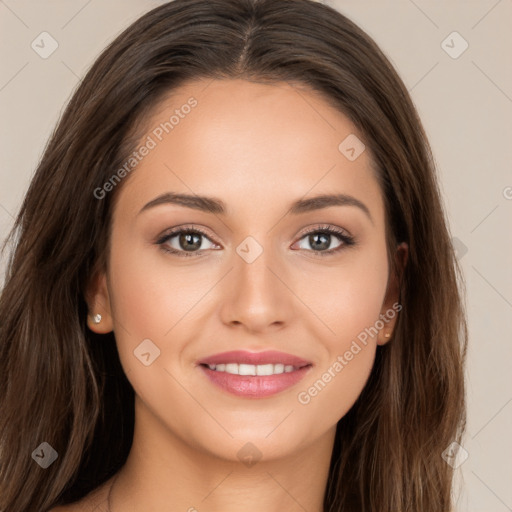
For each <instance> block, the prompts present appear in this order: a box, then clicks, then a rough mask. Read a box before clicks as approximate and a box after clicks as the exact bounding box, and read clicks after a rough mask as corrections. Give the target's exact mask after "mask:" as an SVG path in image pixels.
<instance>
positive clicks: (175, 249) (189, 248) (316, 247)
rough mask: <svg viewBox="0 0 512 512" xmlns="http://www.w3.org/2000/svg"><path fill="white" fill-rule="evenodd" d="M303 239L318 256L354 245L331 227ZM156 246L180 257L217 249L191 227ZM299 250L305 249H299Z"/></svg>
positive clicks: (158, 242) (318, 229)
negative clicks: (332, 243)
mask: <svg viewBox="0 0 512 512" xmlns="http://www.w3.org/2000/svg"><path fill="white" fill-rule="evenodd" d="M333 237H335V238H337V239H338V241H339V244H338V245H337V246H336V247H335V248H330V249H329V247H330V246H331V242H332V240H333ZM203 239H206V240H208V241H209V242H210V243H211V244H212V245H213V246H214V247H204V245H203ZM303 239H305V240H306V243H307V244H309V246H310V247H311V248H312V249H313V250H312V251H310V252H314V253H316V255H318V256H328V255H332V254H334V253H337V252H339V251H341V250H342V249H344V248H346V247H349V246H352V245H355V243H356V242H355V239H354V238H353V237H352V236H350V235H349V234H348V233H347V232H346V231H345V230H343V229H340V228H335V227H333V226H318V227H316V228H315V229H312V230H310V231H307V232H306V233H304V234H303V235H302V237H301V238H300V240H303ZM300 240H299V241H300ZM156 244H158V245H160V246H161V247H162V250H163V251H165V252H167V253H171V254H175V255H177V256H180V257H181V256H198V255H199V254H200V253H201V252H202V251H204V250H207V249H212V248H218V247H219V246H218V245H217V244H215V243H213V242H212V241H211V240H210V238H209V237H208V235H207V234H206V233H205V232H204V231H203V230H201V229H200V228H192V227H181V228H175V229H174V230H172V231H170V232H168V233H166V234H165V235H164V236H162V237H161V238H159V239H158V240H157V241H156ZM299 249H305V248H304V247H299ZM325 249H328V250H325ZM306 250H308V249H306Z"/></svg>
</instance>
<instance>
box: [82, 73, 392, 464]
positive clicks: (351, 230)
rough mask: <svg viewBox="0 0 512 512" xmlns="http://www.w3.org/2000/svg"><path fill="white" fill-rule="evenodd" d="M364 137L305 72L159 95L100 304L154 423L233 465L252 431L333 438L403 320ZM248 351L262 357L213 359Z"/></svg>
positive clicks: (97, 293)
mask: <svg viewBox="0 0 512 512" xmlns="http://www.w3.org/2000/svg"><path fill="white" fill-rule="evenodd" d="M191 98H192V99H191ZM187 105H188V107H187ZM165 123H167V124H165ZM347 137H350V138H349V139H347V141H345V139H346V138H347ZM355 137H357V139H356V138H355ZM358 140H359V141H358ZM363 140H364V137H363V135H362V134H361V133H359V132H358V131H357V130H356V128H355V126H354V125H353V124H352V123H351V122H350V121H349V120H348V118H346V117H345V116H344V115H342V114H341V113H340V112H338V111H337V110H335V109H334V108H332V107H330V106H329V105H328V104H327V103H326V102H325V101H324V100H323V99H322V97H321V96H320V95H319V94H318V93H315V92H312V91H308V90H306V89H304V88H299V87H298V86H295V85H294V86H292V85H289V84H287V83H278V84H273V85H268V84H261V83H254V82H248V81H243V80H222V81H221V80H214V81H211V82H204V81H196V82H190V83H188V84H186V85H184V86H182V87H181V88H179V89H176V90H175V91H173V93H172V95H171V96H169V97H168V98H167V99H166V101H165V102H164V103H163V104H161V105H159V106H158V108H157V109H156V110H155V112H154V113H153V115H152V117H151V120H150V121H149V123H148V131H147V133H146V135H145V136H144V137H143V138H142V139H141V142H140V145H139V147H140V146H141V145H143V144H144V145H146V148H147V151H145V150H140V151H139V154H140V155H142V154H143V153H145V156H142V157H141V160H140V161H139V163H138V164H137V166H136V168H135V169H134V170H133V171H130V173H129V175H128V176H126V177H124V180H125V182H124V183H122V188H121V189H120V190H119V195H118V196H117V198H116V203H115V208H114V212H113V218H112V238H111V252H110V255H109V266H108V271H107V272H106V273H105V274H101V275H99V276H97V278H96V279H95V280H94V282H93V283H92V284H91V290H92V291H91V297H92V298H91V301H90V304H89V305H90V308H91V313H93V314H94V313H97V312H100V313H101V314H102V316H103V319H102V321H101V323H100V324H98V325H96V324H93V323H92V322H91V323H90V324H89V327H90V328H91V329H93V330H94V331H96V332H100V333H104V332H109V331H110V330H113V331H114V333H115V338H116V343H117V348H118V351H119V355H120V359H121V363H122V365H123V368H124V371H125V373H126V375H127V378H128V379H129V381H130V382H131V384H132V386H133V388H134V390H135V394H136V415H138V420H141V419H143V418H145V419H147V420H148V421H147V422H146V423H145V424H146V425H150V424H158V425H159V427H158V428H159V430H160V431H162V430H163V432H165V433H166V435H168V438H169V439H172V440H174V441H173V442H179V443H184V444H186V445H187V446H189V447H193V448H194V449H195V450H197V451H199V452H202V453H205V454H209V455H212V456H215V457H220V458H223V459H227V460H233V461H236V460H237V458H239V457H240V455H239V450H240V449H241V448H242V447H244V446H245V445H246V443H248V442H250V443H252V444H253V445H254V446H256V447H257V449H258V450H259V452H260V453H261V455H262V456H263V457H264V458H267V459H272V458H279V457H284V456H285V455H287V454H290V453H293V452H298V451H301V450H304V449H305V448H306V447H308V446H311V445H312V444H314V443H318V442H320V441H321V440H322V439H327V438H328V439H330V440H332V439H333V436H334V431H335V427H336V423H337V422H338V420H339V419H340V418H342V417H343V416H344V415H345V414H346V412H347V411H348V410H349V409H350V407H351V406H352V405H353V403H354V402H355V400H356V399H357V397H358V396H359V395H360V393H361V391H362V389H363V387H364V385H365V383H366V381H367V379H368V377H369V374H370V371H371V368H372V364H373V361H374V356H375V351H376V347H377V344H383V343H385V342H386V341H387V337H386V335H387V334H388V335H389V333H391V332H392V329H393V326H394V322H395V320H396V316H397V310H396V307H395V308H394V307H393V304H395V305H396V301H397V286H396V280H395V278H394V276H390V274H389V262H388V259H387V256H386V239H385V213H384V201H383V197H382V193H381V190H380V188H379V185H378V182H377V180H376V177H375V175H374V171H373V170H372V168H371V160H370V157H371V155H370V154H369V151H368V150H363V151H362V152H361V149H363V146H362V145H361V141H363ZM343 141H345V142H343ZM340 144H341V146H340ZM351 148H353V149H354V150H352V149H351ZM359 153H360V154H359ZM358 154H359V156H358ZM354 157H355V158H354ZM166 194H167V196H166ZM173 195H174V196H173ZM176 195H187V196H189V199H188V200H186V199H184V198H181V199H176ZM324 195H329V196H337V200H334V199H333V198H332V197H331V199H330V200H329V199H324V200H318V201H313V198H316V197H317V196H324ZM203 196H204V197H207V198H208V200H203V201H201V200H199V199H198V198H199V197H203ZM173 197H174V200H173V199H172V198H173ZM187 229H188V230H189V232H187V231H185V232H183V231H184V230H187ZM232 351H243V352H245V354H235V355H234V356H233V358H231V359H230V358H229V356H228V355H221V356H219V358H217V359H216V360H214V359H208V358H210V357H212V356H215V355H217V354H222V353H226V352H232ZM267 351H278V352H281V353H284V354H285V355H283V354H278V355H276V354H270V355H269V357H268V358H266V359H265V357H263V358H260V359H258V356H265V354H262V353H264V352H267ZM247 353H248V354H247ZM255 355H256V356H255ZM244 356H245V359H244ZM293 357H295V358H298V359H293ZM233 359H234V360H233ZM206 360H208V362H209V363H210V364H211V363H212V361H214V362H215V363H216V364H219V365H222V364H223V363H225V364H226V365H227V364H229V365H230V366H229V367H228V366H225V367H222V366H219V367H217V366H215V367H214V369H210V368H209V367H208V366H206V364H201V363H204V362H205V361H206ZM236 361H238V362H239V363H241V366H236ZM273 364H275V365H276V366H269V365H273ZM280 364H282V365H283V366H284V370H285V371H284V372H283V373H280V374H279V373H277V374H274V375H264V374H265V373H269V372H272V373H276V372H279V371H282V370H283V369H282V368H280V366H279V365H280ZM286 367H288V368H286ZM290 368H291V371H290ZM237 371H238V372H240V371H241V372H242V373H245V372H248V373H249V374H250V373H253V372H254V373H257V374H258V375H255V376H252V375H236V374H234V373H233V372H235V373H236V372H237ZM150 418H151V421H149V419H150ZM152 422H153V423H152ZM170 442H171V441H170Z"/></svg>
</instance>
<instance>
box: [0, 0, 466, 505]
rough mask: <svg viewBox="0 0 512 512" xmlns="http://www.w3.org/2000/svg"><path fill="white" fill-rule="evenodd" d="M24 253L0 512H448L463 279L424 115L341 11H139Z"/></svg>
mask: <svg viewBox="0 0 512 512" xmlns="http://www.w3.org/2000/svg"><path fill="white" fill-rule="evenodd" d="M10 239H12V240H14V239H16V244H15V250H14V251H13V253H12V256H11V259H10V262H9V268H8V273H7V276H6V283H5V286H4V289H3V292H2V296H1V301H0V318H1V325H0V356H1V357H0V370H1V371H0V379H1V382H0V404H1V408H2V414H1V417H0V436H1V437H0V439H1V441H0V442H1V451H0V454H1V455H0V460H1V466H0V510H2V511H3V510H6V511H7V510H8V511H9V512H21V511H33V510H52V511H54V512H63V511H75V510H96V511H99V510H102V511H110V512H121V511H123V512H129V511H140V510H189V511H193V510H199V511H201V510H210V511H216V510H222V511H229V510H232V509H233V510H234V509H235V508H236V509H240V508H243V509H244V510H246V511H252V510H266V511H273V510H278V509H280V510H282V509H283V508H284V509H286V510H308V511H310V512H314V511H316V512H318V511H344V512H347V511H365V512H369V511H379V512H385V511H393V512H398V511H400V512H402V511H404V512H405V511H422V512H440V511H449V510H451V508H452V503H451V497H450V495H451V489H452V476H453V469H452V467H451V466H450V465H448V464H447V463H446V462H445V461H444V460H443V458H442V456H441V454H442V453H443V451H444V450H445V449H446V448H447V447H448V446H450V445H451V443H452V442H457V441H460V440H461V436H462V434H463V432H464V426H465V399H464V381H463V370H464V359H465V351H466V340H467V335H466V324H465V317H464V312H463V307H462V299H461V291H460V290H459V288H458V281H457V277H458V276H459V269H458V267H457V263H456V260H455V257H454V252H453V249H452V246H451V244H450V236H449V233H448V230H447V226H446V221H445V217H444V214H443V207H442V204H441V201H440V196H439V191H438V186H437V181H436V175H435V170H434V165H433V161H432V157H431V153H430V149H429V146H428V142H427V140H426V137H425V134H424V132H423V129H422V127H421V123H420V121H419V119H418V116H417V114H416V111H415V109H414V106H413V104H412V102H411V99H410V97H409V96H408V93H407V91H406V89H405V87H404V85H403V83H402V82H401V80H400V79H399V77H398V76H397V74H396V72H395V71H394V70H393V68H392V66H391V65H390V63H389V62H388V60H387V59H386V58H385V56H384V55H383V54H382V52H381V51H380V50H379V49H378V47H377V46H376V45H375V43H374V42H373V41H372V40H371V39H370V38H369V37H368V36H367V35H366V34H364V33H363V32H362V31H361V29H359V28H358V27H357V26H355V25H354V24H353V23H352V22H350V21H349V20H348V19H347V18H345V17H344V16H342V15H341V14H339V13H338V12H336V11H335V10H333V9H332V8H330V7H327V6H325V5H322V4H318V3H315V2H312V1H309V0H285V1H280V2H274V1H271V0H260V1H255V0H213V1H205V0H187V1H185V0H175V1H173V2H170V3H167V4H165V5H163V6H161V7H158V8H156V9H154V10H152V11H151V12H149V13H147V14H146V15H144V16H142V17H141V18H140V19H139V20H137V21H136V22H135V23H134V24H133V25H131V26H130V27H129V28H128V29H126V30H125V31H124V32H123V33H122V34H121V35H120V36H119V37H118V38H117V39H116V40H115V41H114V42H113V43H112V44H111V45H110V46H109V47H108V48H107V49H106V50H105V51H104V52H103V54H102V55H101V56H100V57H99V58H98V59H97V61H96V62H95V64H94V65H93V67H92V69H91V70H90V71H89V73H88V74H87V75H86V77H85V78H84V80H83V81H82V83H81V84H80V86H79V88H78V89H77V91H76V93H75V94H74V96H73V98H72V99H71V101H70V103H69V105H68V107H67V109H66V111H65V113H64V115H63V117H62V119H61V120H60V122H59V125H58V127H57V129H56V131H55V133H54V134H53V136H52V138H51V140H50V143H49V144H48V147H47V148H46V150H45V153H44V155H43V158H42V160H41V162H40V164H39V167H38V169H37V172H36V174H35V176H34V178H33V180H32V183H31V185H30V188H29V191H28V193H27V195H26V198H25V201H24V203H23V205H22V208H21V211H20V213H19V216H18V218H17V220H16V223H15V226H14V228H13V231H12V232H11V235H10Z"/></svg>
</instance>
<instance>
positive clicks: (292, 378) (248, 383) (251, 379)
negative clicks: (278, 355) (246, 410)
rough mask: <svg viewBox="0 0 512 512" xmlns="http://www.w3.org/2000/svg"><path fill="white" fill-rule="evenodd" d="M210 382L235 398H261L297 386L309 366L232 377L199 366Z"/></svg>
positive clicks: (230, 374)
mask: <svg viewBox="0 0 512 512" xmlns="http://www.w3.org/2000/svg"><path fill="white" fill-rule="evenodd" d="M200 366H201V369H202V370H203V372H204V373H205V374H206V375H207V377H208V378H209V379H210V381H211V382H213V383H214V384H215V385H217V386H219V387H220V388H222V389H224V390H225V391H228V392H229V393H232V394H233V395H236V396H244V397H247V398H263V397H266V396H271V395H275V394H276V393H280V392H281V391H284V390H285V389H288V388H291V387H292V386H293V385H295V384H297V382H299V381H300V380H301V379H302V378H303V377H304V376H305V375H306V373H307V372H308V371H309V370H310V369H311V365H308V366H303V367H302V368H300V369H298V370H294V371H293V372H288V373H286V372H285V373H279V374H276V375H234V374H232V373H227V372H218V371H216V370H210V368H208V366H203V365H200Z"/></svg>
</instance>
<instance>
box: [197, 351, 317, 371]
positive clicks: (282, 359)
mask: <svg viewBox="0 0 512 512" xmlns="http://www.w3.org/2000/svg"><path fill="white" fill-rule="evenodd" d="M223 363H226V364H228V363H241V364H254V365H258V364H278V363H283V364H284V365H292V366H297V367H303V366H307V365H310V364H312V363H311V361H306V360H305V359H302V358H300V357H297V356H294V355H292V354H287V353H286V352H279V351H278V350H266V351H265V352H248V351H247V350H233V351H231V352H222V353H220V354H215V355H213V356H210V357H206V358H204V359H201V360H200V361H198V363H197V364H204V365H208V364H223Z"/></svg>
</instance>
